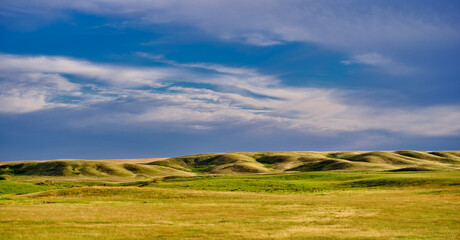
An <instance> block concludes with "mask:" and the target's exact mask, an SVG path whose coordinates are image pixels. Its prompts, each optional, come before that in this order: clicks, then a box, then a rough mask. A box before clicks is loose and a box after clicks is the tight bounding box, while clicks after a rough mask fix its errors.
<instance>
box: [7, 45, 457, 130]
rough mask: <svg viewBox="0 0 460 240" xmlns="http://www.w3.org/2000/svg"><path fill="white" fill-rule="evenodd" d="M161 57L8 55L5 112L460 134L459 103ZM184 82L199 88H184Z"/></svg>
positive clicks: (94, 120)
mask: <svg viewBox="0 0 460 240" xmlns="http://www.w3.org/2000/svg"><path fill="white" fill-rule="evenodd" d="M138 55H139V54H138ZM141 55H142V54H141ZM148 56H150V55H143V57H148ZM156 60H160V61H163V62H164V63H166V64H167V66H166V67H163V68H152V67H142V68H140V67H127V66H119V65H110V64H100V63H93V62H89V61H83V60H78V59H71V58H66V57H55V56H21V55H7V54H3V55H0V66H1V67H0V72H1V75H0V76H1V88H0V89H1V91H0V106H2V108H0V112H2V113H3V114H18V113H27V112H32V111H40V110H45V109H48V110H49V109H55V110H56V111H59V108H69V107H72V108H75V111H77V112H78V111H79V110H78V109H82V108H85V109H90V111H92V115H93V116H92V117H87V119H86V120H84V118H85V117H83V116H82V118H81V119H79V122H80V124H96V125H97V124H104V123H107V122H112V123H118V124H132V123H157V124H165V125H175V126H182V127H188V128H198V129H209V128H213V127H219V126H225V125H241V124H257V125H260V126H270V127H276V128H281V129H295V130H297V131H304V132H306V133H308V132H309V133H311V132H314V133H333V132H353V131H363V130H384V131H390V132H400V133H406V134H410V135H425V136H452V135H453V136H458V135H459V134H460V124H459V123H460V107H458V106H453V105H441V106H426V107H417V108H412V107H410V106H399V107H379V108H376V107H375V106H372V105H362V104H353V102H355V101H354V98H353V94H352V93H351V92H348V91H346V90H341V89H325V88H293V87H288V86H283V85H282V80H280V79H277V78H275V77H273V76H268V75H263V74H260V73H258V72H257V71H256V70H254V69H248V68H233V67H228V66H223V65H218V64H210V63H177V62H173V61H169V60H166V59H163V58H159V59H156ZM197 68H198V69H206V70H209V72H206V73H203V72H202V71H195V69H197ZM73 78H75V79H76V80H71V79H73ZM82 79H86V80H85V81H83V80H82ZM88 82H91V83H88ZM184 82H189V83H194V84H195V85H196V86H193V87H190V86H184V85H183V83H184ZM200 84H205V85H203V86H201V85H200ZM62 99H64V100H62ZM108 106H110V107H108ZM102 109H103V111H99V110H102Z"/></svg>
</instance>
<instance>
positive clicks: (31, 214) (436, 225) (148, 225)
mask: <svg viewBox="0 0 460 240" xmlns="http://www.w3.org/2000/svg"><path fill="white" fill-rule="evenodd" d="M12 198H13V200H2V201H0V203H1V204H2V205H0V219H1V221H0V239H226V240H228V239H422V238H423V239H458V238H459V237H460V232H459V230H458V229H459V224H460V222H459V220H458V212H460V204H459V203H460V193H459V191H458V188H455V187H451V188H444V189H409V190H367V191H332V192H327V193H321V194H307V195H305V194H295V195H278V194H259V193H241V192H213V191H193V190H184V189H183V190H172V189H156V188H136V187H124V188H119V187H117V188H107V187H85V188H76V189H64V190H54V191H51V192H45V193H35V194H29V195H24V196H16V197H12Z"/></svg>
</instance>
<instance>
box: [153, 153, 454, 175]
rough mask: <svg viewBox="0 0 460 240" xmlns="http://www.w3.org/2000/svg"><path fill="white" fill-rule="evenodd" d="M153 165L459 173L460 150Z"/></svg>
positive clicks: (219, 170) (191, 159) (196, 159)
mask: <svg viewBox="0 0 460 240" xmlns="http://www.w3.org/2000/svg"><path fill="white" fill-rule="evenodd" d="M150 164H151V165H157V166H165V167H170V168H174V169H178V170H182V171H190V172H203V173H209V174H240V173H270V172H272V173H276V172H286V171H288V172H292V171H301V172H305V171H332V170H341V171H398V170H401V171H402V170H406V171H423V170H426V171H428V170H458V169H460V151H442V152H422V151H392V152H390V151H374V152H259V153H250V152H240V153H215V154H209V153H207V154H198V155H188V156H182V157H175V158H170V159H166V160H162V161H156V162H152V163H150Z"/></svg>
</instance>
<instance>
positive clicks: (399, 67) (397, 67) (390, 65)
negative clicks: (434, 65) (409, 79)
mask: <svg viewBox="0 0 460 240" xmlns="http://www.w3.org/2000/svg"><path fill="white" fill-rule="evenodd" d="M341 63H342V64H345V65H352V64H364V65H370V66H375V67H379V68H381V69H383V70H384V71H387V72H388V73H391V74H395V75H405V74H412V73H415V72H418V70H416V69H414V68H412V67H409V66H406V65H404V64H402V63H398V62H396V61H394V60H392V59H390V58H388V57H385V56H383V55H381V54H379V53H375V52H371V53H365V54H360V55H355V56H353V57H352V58H350V59H348V60H343V61H341Z"/></svg>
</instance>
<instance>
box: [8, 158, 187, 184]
mask: <svg viewBox="0 0 460 240" xmlns="http://www.w3.org/2000/svg"><path fill="white" fill-rule="evenodd" d="M0 175H4V176H7V177H21V176H22V177H23V179H25V178H28V179H39V178H37V176H42V177H47V178H46V179H49V178H53V177H54V178H55V177H63V178H67V179H72V178H75V179H81V178H113V179H117V178H118V179H129V178H150V177H152V176H187V175H193V174H191V173H187V172H183V171H180V170H177V169H173V168H168V167H163V166H157V165H145V164H134V163H118V162H109V161H89V160H55V161H42V162H20V163H14V162H13V163H8V164H4V165H0Z"/></svg>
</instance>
